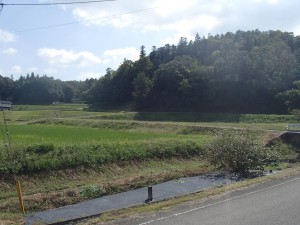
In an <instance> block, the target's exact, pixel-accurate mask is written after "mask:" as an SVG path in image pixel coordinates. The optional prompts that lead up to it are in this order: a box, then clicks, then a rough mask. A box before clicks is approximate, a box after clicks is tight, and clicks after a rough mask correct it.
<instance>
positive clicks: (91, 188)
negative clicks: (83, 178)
mask: <svg viewBox="0 0 300 225" xmlns="http://www.w3.org/2000/svg"><path fill="white" fill-rule="evenodd" d="M105 192H106V191H105V189H104V188H103V187H101V186H97V185H86V186H83V187H82V188H81V190H80V195H81V196H82V197H83V198H97V197H100V196H102V195H103V194H105Z"/></svg>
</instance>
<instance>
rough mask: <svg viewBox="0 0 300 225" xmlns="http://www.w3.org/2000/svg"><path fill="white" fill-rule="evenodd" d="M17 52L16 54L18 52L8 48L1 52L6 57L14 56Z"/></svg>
mask: <svg viewBox="0 0 300 225" xmlns="http://www.w3.org/2000/svg"><path fill="white" fill-rule="evenodd" d="M17 52H18V50H17V49H14V48H8V49H5V50H3V53H4V54H6V55H14V54H16V53H17Z"/></svg>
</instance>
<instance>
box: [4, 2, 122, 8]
mask: <svg viewBox="0 0 300 225" xmlns="http://www.w3.org/2000/svg"><path fill="white" fill-rule="evenodd" d="M112 1H116V0H94V1H84V2H83V1H81V2H52V3H10V4H7V3H0V8H3V6H49V5H74V4H89V3H101V2H112Z"/></svg>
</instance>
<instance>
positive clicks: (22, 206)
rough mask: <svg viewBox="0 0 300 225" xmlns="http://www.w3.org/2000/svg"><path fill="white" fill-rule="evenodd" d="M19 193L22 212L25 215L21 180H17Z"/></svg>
mask: <svg viewBox="0 0 300 225" xmlns="http://www.w3.org/2000/svg"><path fill="white" fill-rule="evenodd" d="M17 192H18V196H19V202H20V209H21V212H22V213H23V214H25V208H24V202H23V197H22V191H21V183H20V181H19V180H17Z"/></svg>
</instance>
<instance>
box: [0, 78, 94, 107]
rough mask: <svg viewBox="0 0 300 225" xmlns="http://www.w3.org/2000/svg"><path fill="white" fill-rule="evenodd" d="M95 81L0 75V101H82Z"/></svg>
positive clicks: (22, 102)
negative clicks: (64, 80) (15, 77)
mask: <svg viewBox="0 0 300 225" xmlns="http://www.w3.org/2000/svg"><path fill="white" fill-rule="evenodd" d="M94 82H96V80H93V79H90V80H86V81H84V82H79V81H66V82H63V81H61V80H55V79H53V78H52V77H47V76H46V75H44V76H41V77H40V76H39V75H35V74H34V73H31V74H30V75H29V74H27V75H26V76H21V77H20V78H19V79H18V80H13V79H12V78H7V77H2V76H1V75H0V99H1V100H10V101H13V103H16V104H50V103H53V102H65V103H71V102H74V101H83V99H84V93H85V92H86V91H87V90H88V89H90V88H91V86H92V84H93V83H94Z"/></svg>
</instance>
